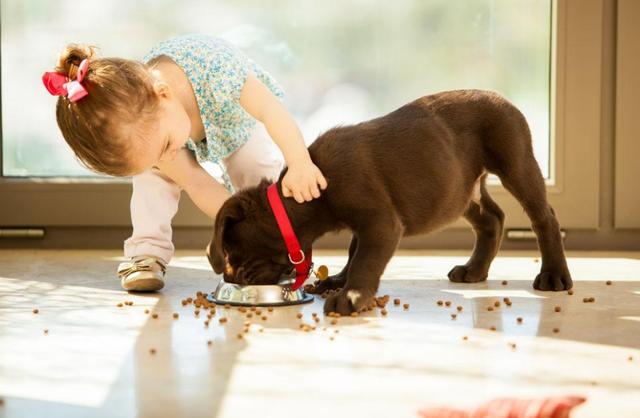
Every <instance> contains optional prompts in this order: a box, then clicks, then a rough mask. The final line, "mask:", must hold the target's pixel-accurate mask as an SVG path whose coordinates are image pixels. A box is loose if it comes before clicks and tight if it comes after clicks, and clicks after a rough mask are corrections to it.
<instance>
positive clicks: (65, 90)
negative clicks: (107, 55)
mask: <svg viewBox="0 0 640 418" xmlns="http://www.w3.org/2000/svg"><path fill="white" fill-rule="evenodd" d="M88 68H89V60H87V59H83V60H82V62H81V63H80V66H79V67H78V72H77V74H76V79H75V80H74V81H71V80H69V78H68V77H67V76H66V75H65V74H64V73H56V72H51V71H49V72H46V73H44V74H43V75H42V82H43V83H44V86H45V87H46V89H47V91H49V93H51V94H52V95H54V96H66V97H67V98H68V99H69V101H70V102H77V101H78V100H80V99H82V98H83V97H84V96H86V95H87V94H89V93H88V92H87V89H85V88H84V86H83V85H82V80H84V77H85V76H86V75H87V69H88Z"/></svg>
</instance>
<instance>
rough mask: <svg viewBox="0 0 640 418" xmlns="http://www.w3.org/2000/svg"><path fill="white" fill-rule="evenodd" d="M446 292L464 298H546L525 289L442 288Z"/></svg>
mask: <svg viewBox="0 0 640 418" xmlns="http://www.w3.org/2000/svg"><path fill="white" fill-rule="evenodd" d="M442 291H443V292H446V293H454V294H456V295H460V296H462V297H463V298H465V299H476V298H497V297H512V298H534V299H547V298H546V297H544V296H540V295H536V294H534V293H531V292H529V291H527V290H502V289H486V290H476V289H469V290H452V289H442Z"/></svg>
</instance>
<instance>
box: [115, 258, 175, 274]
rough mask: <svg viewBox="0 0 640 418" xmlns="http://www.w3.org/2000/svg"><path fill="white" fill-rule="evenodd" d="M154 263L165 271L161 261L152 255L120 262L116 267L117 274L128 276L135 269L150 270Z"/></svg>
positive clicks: (135, 270)
mask: <svg viewBox="0 0 640 418" xmlns="http://www.w3.org/2000/svg"><path fill="white" fill-rule="evenodd" d="M155 263H158V265H159V266H160V268H161V269H162V273H166V271H167V268H166V267H165V265H164V263H163V262H161V261H160V260H158V259H157V258H154V257H147V258H139V259H137V260H132V261H126V262H124V263H121V264H120V266H119V267H118V274H119V275H120V276H128V275H129V274H131V273H135V272H137V271H152V270H153V265H154V264H155Z"/></svg>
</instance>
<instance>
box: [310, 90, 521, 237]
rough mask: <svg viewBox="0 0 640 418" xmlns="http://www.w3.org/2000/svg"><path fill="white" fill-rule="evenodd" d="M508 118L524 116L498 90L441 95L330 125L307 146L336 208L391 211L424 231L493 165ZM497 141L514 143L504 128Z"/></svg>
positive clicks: (463, 200)
mask: <svg viewBox="0 0 640 418" xmlns="http://www.w3.org/2000/svg"><path fill="white" fill-rule="evenodd" d="M505 109H507V110H508V111H507V112H505ZM514 112H515V113H514ZM505 115H506V116H507V117H509V118H514V120H516V119H517V120H518V123H522V121H524V118H522V120H520V119H519V118H518V116H517V115H519V116H520V117H522V116H521V114H520V113H519V112H518V111H517V109H516V108H515V107H513V106H512V105H511V104H510V103H509V102H508V101H506V100H505V99H503V98H502V97H501V96H499V95H497V94H496V93H492V92H485V91H479V90H458V91H451V92H444V93H439V94H435V95H431V96H425V97H422V98H420V99H418V100H415V101H413V102H411V103H409V104H407V105H405V106H402V107H401V108H399V109H397V110H395V111H393V112H391V113H389V114H387V115H385V116H382V117H380V118H376V119H372V120H370V121H367V122H363V123H360V124H357V125H352V126H344V127H338V128H334V129H332V130H330V131H328V132H326V133H325V134H323V135H322V136H321V137H319V138H318V139H317V140H316V141H315V142H314V144H312V145H311V147H310V148H309V151H310V153H311V156H312V158H313V160H314V162H315V163H316V164H317V165H318V167H320V169H321V170H322V172H323V173H324V175H325V176H326V177H327V180H328V182H329V184H330V187H329V189H328V190H327V192H326V195H327V199H329V200H330V203H331V204H332V205H338V206H340V207H339V208H338V209H339V210H338V211H339V212H340V213H353V214H354V215H353V216H356V217H357V216H363V213H362V210H361V209H360V208H362V207H363V206H365V207H367V209H368V210H369V211H372V210H378V209H380V210H388V211H395V212H396V213H397V216H399V217H400V219H401V221H402V223H403V225H404V227H405V233H406V234H407V235H411V234H415V233H423V232H428V231H430V230H433V229H435V228H438V227H440V226H443V225H445V224H447V223H448V222H450V221H453V220H455V219H456V218H458V217H459V216H460V215H461V214H462V213H463V212H464V210H465V208H466V207H467V205H468V202H469V198H470V196H471V194H472V191H473V188H474V185H475V184H476V181H477V180H478V178H479V177H480V176H481V175H482V174H483V173H484V172H485V170H486V171H492V170H493V169H494V166H495V164H493V162H492V161H490V160H495V159H496V158H495V157H493V156H492V153H493V151H492V150H493V149H495V148H496V147H497V148H498V150H499V151H498V152H501V150H500V146H499V144H495V143H494V142H495V141H496V140H495V139H494V137H495V130H496V129H500V126H502V125H508V124H509V123H511V122H509V121H505V120H504V118H505ZM525 125H526V122H525ZM502 129H504V128H502ZM500 138H503V140H506V141H513V140H514V139H513V138H509V137H508V135H507V133H505V135H503V136H500ZM516 139H517V138H516ZM347 207H349V210H348V211H346V210H344V209H346V208H347ZM360 219H362V218H360ZM356 220H357V219H356Z"/></svg>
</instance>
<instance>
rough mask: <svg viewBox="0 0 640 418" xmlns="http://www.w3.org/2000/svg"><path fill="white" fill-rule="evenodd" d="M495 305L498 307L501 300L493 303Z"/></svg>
mask: <svg viewBox="0 0 640 418" xmlns="http://www.w3.org/2000/svg"><path fill="white" fill-rule="evenodd" d="M493 306H495V307H496V308H499V307H500V302H498V301H497V300H496V301H495V302H494V303H493Z"/></svg>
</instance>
